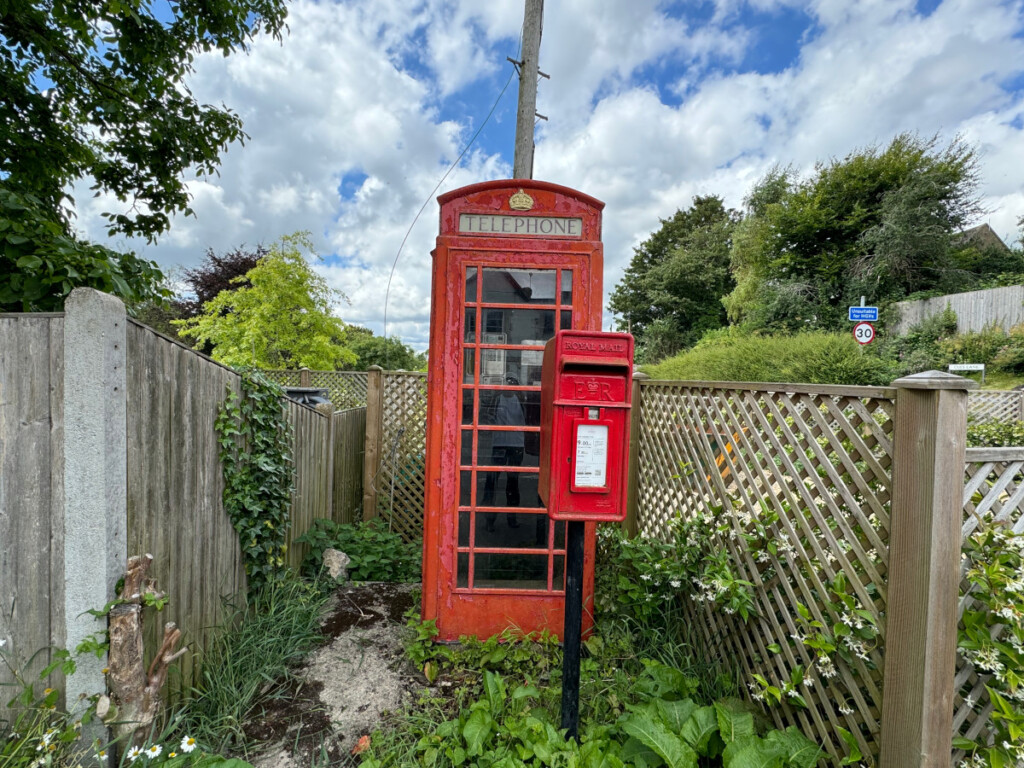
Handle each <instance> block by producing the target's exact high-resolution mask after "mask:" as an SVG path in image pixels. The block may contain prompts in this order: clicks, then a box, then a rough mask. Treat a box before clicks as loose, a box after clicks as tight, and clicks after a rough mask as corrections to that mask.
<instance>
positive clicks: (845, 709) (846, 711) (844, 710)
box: [839, 704, 853, 715]
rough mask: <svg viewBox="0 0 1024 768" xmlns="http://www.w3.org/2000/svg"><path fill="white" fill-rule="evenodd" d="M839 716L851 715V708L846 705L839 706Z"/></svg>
mask: <svg viewBox="0 0 1024 768" xmlns="http://www.w3.org/2000/svg"><path fill="white" fill-rule="evenodd" d="M839 714H841V715H852V714H853V707H851V706H849V705H847V704H840V705H839Z"/></svg>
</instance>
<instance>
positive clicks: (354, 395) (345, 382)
mask: <svg viewBox="0 0 1024 768" xmlns="http://www.w3.org/2000/svg"><path fill="white" fill-rule="evenodd" d="M263 373H264V374H265V375H266V376H267V378H269V379H271V380H272V381H276V382H277V383H278V384H280V385H281V386H282V387H319V388H321V389H326V390H327V391H328V393H329V395H330V398H331V402H332V403H333V404H334V407H335V408H336V409H339V410H344V409H348V408H359V407H362V406H365V405H366V388H367V374H366V372H365V371H311V370H310V369H308V368H302V369H301V370H298V371H263Z"/></svg>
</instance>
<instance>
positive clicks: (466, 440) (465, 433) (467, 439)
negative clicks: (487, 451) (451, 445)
mask: <svg viewBox="0 0 1024 768" xmlns="http://www.w3.org/2000/svg"><path fill="white" fill-rule="evenodd" d="M459 463H460V464H464V465H465V464H472V463H473V432H472V431H471V430H468V429H464V430H462V450H461V451H460V457H459Z"/></svg>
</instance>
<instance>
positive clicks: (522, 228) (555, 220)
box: [459, 213, 583, 237]
mask: <svg viewBox="0 0 1024 768" xmlns="http://www.w3.org/2000/svg"><path fill="white" fill-rule="evenodd" d="M459 232H461V233H464V234H470V235H537V236H539V237H583V219H580V218H563V217H560V216H502V215H497V214H489V213H484V214H477V213H462V214H459Z"/></svg>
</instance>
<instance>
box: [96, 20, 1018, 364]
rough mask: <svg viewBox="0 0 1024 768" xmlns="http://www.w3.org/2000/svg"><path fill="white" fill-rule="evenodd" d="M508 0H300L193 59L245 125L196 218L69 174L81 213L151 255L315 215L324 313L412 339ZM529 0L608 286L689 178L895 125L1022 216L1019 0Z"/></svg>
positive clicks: (553, 163)
mask: <svg viewBox="0 0 1024 768" xmlns="http://www.w3.org/2000/svg"><path fill="white" fill-rule="evenodd" d="M523 5H524V4H523V0H461V2H460V1H459V0H334V1H332V0H320V1H319V2H314V1H313V0H294V1H293V2H291V3H290V4H289V18H288V26H289V32H288V34H287V35H286V36H285V38H284V40H283V41H282V42H278V41H275V40H273V39H270V38H262V39H257V40H256V41H254V43H253V44H252V45H251V48H250V50H249V52H248V53H247V54H244V53H243V54H235V55H232V56H230V57H227V58H225V57H223V56H221V55H220V54H216V53H214V54H210V55H204V56H200V57H199V58H198V59H197V61H196V69H195V73H194V74H193V76H192V77H191V79H190V81H189V83H190V87H191V88H192V91H193V93H194V94H195V95H196V97H197V98H198V99H199V100H200V102H203V103H215V104H225V105H227V106H228V107H230V108H231V109H233V110H234V111H236V112H237V113H238V114H239V115H240V116H241V117H242V119H243V121H244V123H245V130H246V132H247V133H248V134H249V139H248V141H246V142H245V144H244V145H233V146H232V147H231V148H230V149H229V150H228V152H227V153H226V154H225V155H224V156H223V160H222V166H221V172H220V175H219V176H216V177H208V178H202V179H193V180H191V181H190V182H189V185H188V186H189V191H190V193H191V195H192V208H193V209H194V211H195V214H196V215H195V217H184V216H179V217H176V218H175V219H174V221H173V223H172V227H171V229H170V230H169V231H168V232H167V233H165V234H164V235H162V236H161V237H160V239H159V241H158V242H157V243H156V244H155V245H149V244H146V243H145V242H142V241H132V240H126V239H124V238H118V239H115V240H112V241H111V240H108V239H107V238H106V237H105V235H104V227H103V219H102V218H101V217H100V213H101V212H102V211H104V210H117V209H118V203H117V201H112V200H108V199H105V198H103V197H100V198H90V197H89V196H88V195H85V194H83V195H78V196H77V199H78V200H79V210H78V213H79V218H78V226H79V229H80V231H81V233H82V234H83V235H84V236H86V237H89V238H91V239H94V240H97V241H100V242H105V243H107V244H110V245H113V246H114V247H118V248H128V249H132V250H135V251H136V252H137V253H140V254H141V255H143V256H145V257H147V258H150V259H153V260H155V261H157V262H158V263H159V264H160V265H161V267H162V268H164V269H165V270H167V269H174V268H176V267H190V266H196V265H197V264H198V263H199V262H200V261H201V260H202V258H203V256H204V254H205V253H206V251H207V249H210V248H212V249H213V250H215V251H217V252H223V251H226V250H230V249H233V248H235V247H238V246H250V247H251V246H255V245H256V244H260V243H263V244H269V243H272V242H273V241H275V240H276V239H277V238H279V237H280V236H282V235H285V234H289V233H292V232H296V231H300V230H308V231H309V232H311V233H312V237H313V240H314V242H315V244H316V247H317V250H318V252H319V253H320V254H321V255H322V256H323V261H322V262H321V263H319V264H318V266H317V269H318V270H319V271H320V272H321V274H323V275H324V277H325V278H326V279H327V280H328V281H329V283H330V285H331V286H333V287H334V288H336V289H338V290H339V291H342V292H343V293H344V295H345V296H346V297H347V301H340V302H339V304H338V305H337V307H336V312H337V314H338V315H339V316H340V317H342V319H343V320H345V321H346V322H348V323H354V324H359V325H364V326H366V327H369V328H370V329H371V330H373V332H374V333H375V334H378V335H380V334H383V333H384V332H385V327H384V316H385V303H386V305H387V328H386V332H387V334H388V335H397V336H399V337H401V338H402V340H403V341H405V342H406V343H409V344H410V345H412V346H413V347H415V348H417V349H425V348H426V345H427V341H428V320H429V313H430V251H431V249H432V248H433V246H434V240H435V237H436V236H437V227H438V207H437V204H436V202H435V199H434V198H436V196H437V195H439V194H441V193H443V192H446V191H449V190H451V189H455V188H457V187H461V186H464V185H467V184H471V183H475V182H479V181H486V180H491V179H501V178H508V177H509V176H511V173H512V155H513V144H514V134H515V122H516V107H517V93H518V91H517V88H518V80H517V78H515V77H513V75H514V71H513V67H512V65H511V64H509V63H508V62H507V61H506V57H512V58H518V57H519V44H520V43H519V40H520V30H521V26H522V20H523ZM545 5H546V7H545V9H544V26H543V38H542V41H541V48H540V69H541V70H542V71H543V72H545V73H547V74H548V75H550V79H542V80H540V83H539V87H538V97H537V101H538V103H537V111H538V112H539V113H541V114H543V115H545V116H547V118H548V120H547V121H538V124H537V127H536V152H535V160H534V178H536V179H542V180H545V181H551V182H555V183H558V184H563V185H566V186H569V187H574V188H576V189H579V190H581V191H583V192H585V193H587V194H589V195H592V196H593V197H596V198H598V199H599V200H602V201H604V203H605V204H606V207H605V209H604V224H603V227H604V238H603V239H604V249H605V274H604V287H605V295H606V301H605V306H607V294H608V293H609V292H610V291H611V290H612V289H613V288H614V286H615V284H616V283H617V282H618V280H619V279H620V278H621V276H622V272H623V270H624V268H625V267H626V266H627V265H628V263H629V260H630V257H631V255H632V252H633V248H634V247H635V246H636V245H638V244H639V243H641V242H642V241H643V240H645V239H646V238H647V237H649V236H650V234H651V233H652V232H654V231H655V230H656V229H657V228H658V227H659V225H660V222H659V220H660V219H665V218H668V217H670V216H671V215H672V214H673V213H674V212H675V211H676V210H677V209H679V208H686V207H687V206H689V205H690V204H691V203H692V200H693V197H694V195H711V194H714V195H719V196H721V197H722V198H723V199H724V200H725V202H726V204H727V205H728V206H731V207H736V208H739V207H741V206H742V203H743V198H744V196H745V194H746V193H747V192H748V191H749V189H750V187H751V186H752V184H753V183H754V182H755V181H756V180H757V179H758V178H760V177H761V176H762V175H763V174H764V173H765V172H766V171H767V170H768V169H770V168H771V167H772V166H773V165H776V164H780V165H792V166H793V167H794V168H795V169H797V170H798V171H800V172H803V173H806V172H809V171H810V170H812V169H813V167H814V164H815V162H817V161H823V160H828V159H830V158H833V157H840V158H841V157H843V156H845V155H847V154H848V153H850V152H851V151H854V150H857V149H858V148H863V147H867V146H872V145H885V144H887V143H888V142H889V141H890V140H891V139H892V138H893V136H895V135H896V134H898V133H900V132H904V131H911V132H917V133H919V134H920V135H922V136H924V137H930V136H932V135H938V136H939V137H940V140H941V141H942V142H943V144H945V143H948V141H950V140H951V139H953V138H954V137H955V136H957V135H959V136H961V137H962V138H963V139H964V140H966V141H967V142H968V143H970V144H972V145H974V146H975V147H976V148H977V150H978V152H979V155H980V158H981V175H982V184H981V187H980V192H981V195H982V198H983V202H984V204H985V206H986V209H987V213H986V214H985V216H984V217H983V219H981V220H979V222H978V223H981V222H987V223H989V224H990V225H991V226H992V227H993V229H995V230H996V232H998V233H999V234H1000V235H1001V236H1002V237H1003V238H1004V239H1006V240H1011V239H1013V238H1015V237H1016V236H1017V232H1018V229H1017V226H1016V222H1017V219H1018V218H1019V217H1021V216H1022V215H1024V0H1002V1H1001V0H917V1H916V2H915V0H706V1H704V2H702V1H701V0H686V1H684V2H658V1H657V0H547V3H546V4H545ZM492 109H493V114H491V115H490V117H489V119H488V113H489V112H491V110H492ZM481 127H482V129H481ZM477 132H479V135H478V136H477V137H476V139H475V141H473V142H472V144H471V145H470V141H471V139H473V137H474V135H475V134H477ZM467 145H470V146H469V148H468V151H466V152H465V155H464V156H463V157H462V159H461V161H460V162H459V163H458V165H457V166H456V167H455V168H454V169H452V170H451V172H450V173H449V175H448V176H447V178H446V179H445V180H444V181H443V183H442V184H441V186H440V187H439V188H438V189H437V191H436V192H434V191H433V190H434V188H435V187H436V186H437V185H438V182H439V181H441V179H442V177H443V176H444V174H445V173H446V172H447V171H448V170H449V168H450V167H451V166H452V164H453V163H454V162H455V160H456V159H457V158H458V157H459V155H460V153H462V152H463V151H464V150H466V147H467ZM424 206H425V207H424ZM421 208H422V209H423V210H422V214H421V215H419V217H418V219H417V214H418V212H419V211H420V209H421ZM414 221H415V224H414ZM403 240H404V241H405V244H404V247H403V245H402V243H403ZM396 259H397V266H396V267H395V269H394V276H393V279H392V280H391V288H390V292H387V285H388V281H389V276H390V275H391V273H392V268H393V265H395V264H396ZM609 319H610V317H609V316H607V315H606V321H605V327H606V328H607V325H608V321H609Z"/></svg>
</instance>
